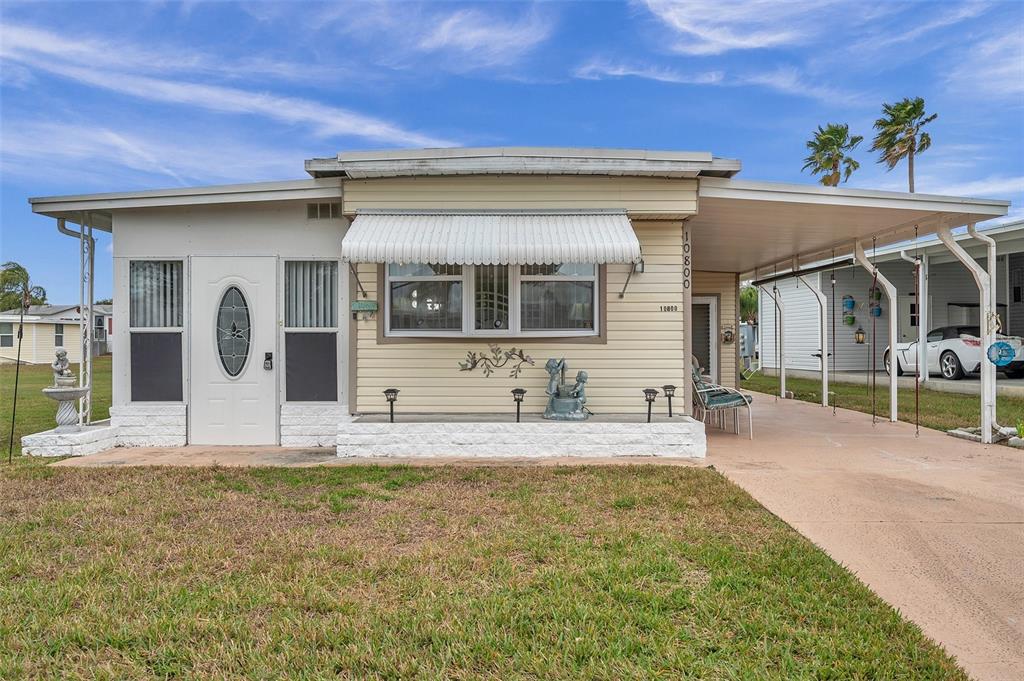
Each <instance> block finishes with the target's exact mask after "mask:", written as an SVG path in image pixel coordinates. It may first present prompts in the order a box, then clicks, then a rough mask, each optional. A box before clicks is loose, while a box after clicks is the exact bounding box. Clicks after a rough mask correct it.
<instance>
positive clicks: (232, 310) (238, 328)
mask: <svg viewBox="0 0 1024 681" xmlns="http://www.w3.org/2000/svg"><path fill="white" fill-rule="evenodd" d="M251 335H252V325H251V324H250V320H249V304H248V303H247V302H246V301H245V296H244V295H242V292H241V291H240V290H239V288H238V287H237V286H231V287H230V288H228V290H227V291H225V292H224V296H223V297H222V298H221V299H220V307H218V309H217V353H218V354H219V355H220V363H221V365H223V367H224V371H226V372H228V376H237V375H238V374H240V373H242V368H243V367H244V366H245V360H246V359H247V358H248V357H249V341H250V338H251Z"/></svg>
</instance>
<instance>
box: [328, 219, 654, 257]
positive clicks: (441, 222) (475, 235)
mask: <svg viewBox="0 0 1024 681" xmlns="http://www.w3.org/2000/svg"><path fill="white" fill-rule="evenodd" d="M341 255H342V258H343V259H344V260H347V261H349V262H379V263H389V262H395V263H412V262H429V263H441V264H448V265H537V264H545V263H571V262H576V263H598V264H602V263H613V262H620V263H629V262H637V261H639V260H640V242H639V240H638V239H637V237H636V234H635V233H634V232H633V225H632V224H631V223H630V221H629V217H628V216H627V215H626V212H625V211H598V210H594V211H576V210H574V211H465V212H461V211H412V210H410V211H395V210H380V211H377V210H366V211H360V212H358V213H356V217H355V220H353V221H352V224H351V226H350V227H349V229H348V233H347V234H346V235H345V238H344V239H343V240H342V242H341Z"/></svg>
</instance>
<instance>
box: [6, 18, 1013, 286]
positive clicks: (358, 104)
mask: <svg viewBox="0 0 1024 681" xmlns="http://www.w3.org/2000/svg"><path fill="white" fill-rule="evenodd" d="M0 13H2V16H0V19H2V21H0V97H2V99H0V183H2V194H0V198H2V202H3V204H2V209H0V221H2V222H0V229H2V235H0V236H2V241H0V251H2V253H0V257H2V259H3V260H11V259H13V260H18V261H20V262H22V263H23V264H25V265H26V266H28V267H29V270H30V272H31V273H32V275H33V277H34V278H35V280H36V283H38V284H41V285H43V286H45V287H46V289H47V290H48V291H49V293H50V300H51V301H52V302H73V301H76V300H77V295H78V294H77V284H76V275H77V245H76V244H75V243H74V242H73V241H72V240H71V239H68V238H67V237H62V236H59V235H58V234H57V233H56V230H55V228H54V225H53V221H52V220H50V219H47V218H42V217H39V216H34V215H32V213H31V212H30V211H29V209H28V205H27V203H26V197H28V196H45V195H52V194H66V193H85V192H103V191H117V190H129V189H145V188H157V187H170V186H185V185H202V184H217V183H230V182H248V181H259V180H270V179H290V178H299V177H303V176H304V173H303V170H302V161H303V159H305V158H310V157H312V156H329V155H332V154H334V153H336V152H337V151H339V150H343V149H373V148H384V147H403V146H451V145H466V146H480V145H557V146H607V147H640V148H662V149H684V150H702V151H711V152H713V153H714V154H715V155H717V156H726V157H734V158H739V159H741V160H742V161H743V164H744V169H743V172H742V174H741V177H744V178H748V179H770V180H778V181H792V182H807V183H810V182H813V181H814V180H813V178H811V177H810V176H808V175H806V174H801V172H800V167H801V165H802V159H803V157H804V156H805V149H804V142H805V141H806V139H807V138H808V136H809V134H810V132H811V131H812V130H813V129H814V128H815V126H817V125H819V124H824V123H827V122H845V123H849V124H850V126H851V128H852V130H853V132H855V133H857V134H861V135H864V136H865V138H867V140H868V141H866V142H865V143H864V144H862V146H861V149H860V150H859V151H858V153H857V154H856V155H857V157H858V158H859V160H860V161H861V163H862V165H861V169H860V171H858V172H857V173H855V174H854V176H853V177H852V178H851V181H850V183H849V184H850V186H855V187H872V188H880V189H894V190H903V189H905V188H906V173H905V170H904V169H903V168H902V167H901V168H898V169H897V170H895V171H893V172H891V173H887V172H886V171H885V169H884V166H882V165H879V164H877V163H875V162H874V157H873V156H872V155H871V154H869V153H868V151H867V148H868V146H869V144H868V142H869V141H870V137H871V123H872V122H873V121H874V119H875V118H876V117H877V115H878V112H879V109H880V107H881V104H882V102H885V101H888V102H891V101H895V100H897V99H900V98H902V97H905V96H921V97H924V98H925V99H926V101H927V105H928V109H929V110H930V111H932V112H935V113H938V114H939V118H938V120H937V121H936V122H934V123H932V124H931V126H930V129H931V135H932V138H933V147H932V149H931V150H929V151H927V152H925V153H924V154H923V155H922V156H920V157H919V159H918V167H917V173H918V174H917V190H918V191H919V192H928V193H947V194H960V195H969V196H986V197H987V196H992V197H997V198H1005V199H1010V200H1012V201H1013V202H1014V206H1013V207H1012V208H1011V211H1012V213H1013V214H1014V215H1016V216H1018V217H1024V211H1022V210H1021V206H1022V205H1024V3H1022V2H988V3H986V2H977V3H953V2H879V3H873V2H855V3H851V2H830V1H828V0H817V1H815V2H807V3H804V2H789V3H776V2H751V3H742V4H741V3H721V2H718V1H716V0H693V1H686V2H662V1H660V0H649V1H646V2H644V1H639V0H638V1H635V2H626V3H610V2H602V3H484V4H463V3H454V2H445V3H377V2H360V3H347V4H338V3H312V2H282V3H248V4H235V3H228V2H185V3H171V2H167V3H161V2H148V3H96V2H78V3H71V4H62V3H55V2H46V3H28V4H21V3H14V2H7V1H6V0H2V1H0ZM97 250H98V263H97V267H98V272H97V281H96V286H97V289H96V293H97V297H106V296H108V295H109V294H110V290H111V286H110V279H111V276H110V271H111V263H110V253H109V240H108V239H106V238H103V239H101V240H100V245H99V247H98V249H97Z"/></svg>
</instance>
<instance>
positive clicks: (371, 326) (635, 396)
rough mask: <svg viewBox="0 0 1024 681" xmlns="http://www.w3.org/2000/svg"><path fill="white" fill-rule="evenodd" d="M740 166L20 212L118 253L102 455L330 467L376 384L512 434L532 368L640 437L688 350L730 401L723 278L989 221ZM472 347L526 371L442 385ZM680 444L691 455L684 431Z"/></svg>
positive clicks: (148, 199)
mask: <svg viewBox="0 0 1024 681" xmlns="http://www.w3.org/2000/svg"><path fill="white" fill-rule="evenodd" d="M739 168H740V164H739V162H738V161H735V160H729V159H721V158H716V157H713V156H712V155H711V154H710V153H706V152H668V151H666V152H662V151H636V150H609V149H545V148H489V149H424V150H391V151H374V152H353V153H342V154H339V155H337V156H335V157H330V158H323V159H312V160H309V161H307V162H306V170H307V172H308V173H309V174H310V175H311V176H312V179H309V180H297V181H285V182H265V183H254V184H245V185H230V186H220V187H199V188H177V189H168V190H155V191H139V192H123V193H112V194H93V195H84V196H63V197H48V198H36V199H31V203H32V207H33V210H34V211H35V212H36V213H40V214H43V215H48V216H50V217H53V218H55V219H57V220H58V224H59V226H60V227H61V228H62V229H63V230H64V231H65V233H71V234H73V233H74V232H73V231H72V230H69V228H67V227H66V223H74V224H79V225H81V224H83V223H85V224H86V225H89V226H90V228H92V229H100V230H104V231H110V232H111V234H112V242H113V257H114V301H115V302H114V318H115V319H114V326H113V336H114V337H115V338H116V343H117V347H118V352H117V353H115V354H114V365H113V408H112V409H111V414H112V421H113V424H114V425H113V426H112V427H113V428H114V429H119V430H116V433H115V434H114V435H108V436H107V437H108V439H109V438H115V439H116V441H117V443H118V444H122V445H146V444H151V445H153V444H155V445H175V444H183V443H185V442H189V443H194V444H268V445H270V444H283V445H309V444H321V445H330V446H334V445H335V444H338V445H339V451H341V450H340V447H341V445H342V444H343V443H344V442H345V438H347V437H349V435H350V433H349V431H348V430H346V428H347V427H348V423H349V422H350V421H351V415H352V414H374V413H377V414H386V413H387V411H388V403H387V401H386V400H385V397H384V395H383V391H384V390H385V389H386V388H397V389H399V390H400V394H399V396H398V402H397V405H396V406H397V412H398V414H399V415H400V420H401V418H402V417H403V416H404V415H407V414H412V413H428V414H453V413H461V414H469V413H474V414H481V413H483V414H490V415H492V416H491V417H490V418H493V419H495V420H499V421H503V422H507V421H508V420H509V418H510V416H509V415H510V414H514V413H515V409H514V407H513V401H512V396H511V394H510V389H511V388H513V387H523V388H526V389H527V394H526V398H525V402H524V403H523V405H522V406H523V410H524V413H526V414H534V415H536V414H539V413H541V412H542V411H543V409H544V406H545V404H546V401H547V396H546V395H545V389H546V386H547V374H546V373H545V371H544V368H543V367H544V363H545V361H546V360H547V359H549V358H561V357H564V358H565V359H566V360H567V362H568V365H569V371H570V374H569V377H570V378H573V377H574V376H575V372H577V371H579V370H585V371H587V372H588V373H589V382H587V384H586V395H587V397H588V401H587V406H588V407H589V408H591V409H592V411H593V412H594V413H595V414H597V415H598V417H599V418H600V417H604V416H609V415H615V414H623V415H626V420H627V421H629V422H635V423H642V422H643V416H644V415H645V413H646V410H647V405H646V403H645V401H644V393H643V389H644V388H647V387H660V386H662V385H664V384H669V383H671V384H675V385H677V386H679V387H680V389H679V391H678V393H677V398H678V399H679V400H680V402H685V401H689V399H690V397H691V395H690V394H688V393H689V386H690V381H691V376H690V370H689V367H690V356H691V353H692V354H693V355H696V356H697V358H698V361H699V362H700V364H701V365H702V366H703V367H705V368H706V370H707V371H708V372H709V373H710V374H711V375H712V376H713V377H714V378H715V379H716V380H718V381H720V382H721V383H723V384H726V385H735V384H736V383H737V367H738V364H739V342H738V337H737V331H738V327H739V324H738V296H739V282H740V280H741V277H742V278H749V277H750V276H751V274H752V273H753V272H754V271H755V270H757V269H760V271H761V272H762V273H763V272H764V271H765V268H766V267H770V266H771V264H772V263H791V262H794V261H795V262H802V263H806V262H811V261H814V260H820V259H821V253H822V252H827V251H828V250H829V249H832V248H836V247H841V246H842V245H846V246H848V245H849V244H850V243H852V242H853V241H854V240H860V241H864V240H867V241H868V242H870V240H871V239H872V237H873V236H879V238H882V239H883V240H887V241H886V243H890V242H891V241H894V240H902V239H906V238H907V231H906V229H907V227H906V226H907V225H912V224H917V225H918V226H919V229H921V230H922V231H923V233H931V232H933V231H934V230H935V229H938V228H939V227H940V225H943V224H950V225H952V226H959V225H963V224H967V223H968V222H977V221H982V220H986V219H989V218H991V217H997V216H1001V215H1005V213H1006V210H1007V205H1008V204H1007V202H1005V201H996V200H989V199H963V198H952V197H936V196H927V195H914V194H904V193H895V192H874V191H866V190H854V189H834V188H827V187H819V186H803V185H784V184H775V183H768V182H749V181H741V180H736V179H733V176H734V175H735V174H736V173H737V172H739ZM821 225H828V227H827V228H822V227H821ZM688 304H689V305H692V308H691V309H690V310H687V305H688ZM688 317H691V318H692V321H691V323H689V324H687V318H688ZM491 343H493V344H497V345H500V346H502V347H503V348H506V349H508V348H511V347H516V348H522V349H524V350H525V352H526V353H528V354H529V355H530V356H531V357H532V358H533V359H534V360H535V365H534V366H527V367H526V368H525V370H524V371H523V373H522V375H521V376H520V377H519V378H518V379H512V378H509V377H508V367H505V368H504V369H499V370H498V371H497V372H496V373H495V374H494V375H492V376H490V377H487V376H485V375H484V374H483V372H481V371H479V370H477V371H473V372H468V371H460V370H459V363H460V362H461V361H464V360H465V358H466V353H467V351H473V352H485V353H486V352H487V351H488V344H491ZM679 406H680V407H682V406H683V405H682V404H680V405H679ZM658 408H659V410H660V412H663V411H664V406H663V400H661V401H659V403H658ZM680 410H681V409H680ZM687 421H688V419H687V418H686V417H683V418H681V419H677V420H676V421H674V422H673V423H679V424H680V425H682V424H684V423H686V422H687ZM370 425H372V424H370ZM396 425H397V424H396ZM374 427H375V426H374ZM673 427H674V426H673ZM661 432H668V431H661ZM673 432H674V431H673ZM364 436H365V435H364ZM367 437H368V436H367ZM406 437H408V436H406ZM673 437H675V435H674V436H673ZM686 437H692V438H699V439H700V443H699V449H698V451H700V452H703V437H704V436H703V428H702V427H701V428H699V429H694V430H692V431H690V434H687V435H686ZM590 441H591V440H588V442H590ZM447 442H448V440H441V441H437V442H429V443H423V451H424V452H433V451H440V449H443V448H444V447H445V446H447ZM479 442H480V446H481V448H486V447H487V445H488V443H489V442H491V440H490V438H488V437H486V436H481V437H480V439H479ZM583 444H585V443H581V445H580V446H582V445H583ZM606 444H607V443H602V444H601V445H594V446H595V447H599V446H605V445H606ZM97 446H98V445H97ZM368 446H369V445H368ZM503 446H504V445H503ZM507 446H509V447H511V446H512V445H507ZM601 451H605V450H601Z"/></svg>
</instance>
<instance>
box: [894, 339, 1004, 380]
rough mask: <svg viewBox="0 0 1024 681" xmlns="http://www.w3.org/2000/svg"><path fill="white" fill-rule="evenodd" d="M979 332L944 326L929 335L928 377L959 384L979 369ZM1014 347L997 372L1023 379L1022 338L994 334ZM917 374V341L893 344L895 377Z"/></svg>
mask: <svg viewBox="0 0 1024 681" xmlns="http://www.w3.org/2000/svg"><path fill="white" fill-rule="evenodd" d="M980 336H981V329H979V328H978V327H977V326H944V327H942V328H939V329H934V330H932V331H931V332H930V333H929V334H928V374H929V375H931V374H940V375H941V376H942V377H943V378H948V379H951V380H954V381H958V380H960V379H961V378H963V377H964V376H965V375H966V374H973V373H977V372H978V371H980V370H981V358H982V356H983V355H982V352H983V350H982V347H981V337H980ZM996 340H999V341H1004V342H1006V343H1009V344H1010V347H1012V348H1013V352H1014V359H1013V361H1012V362H1010V364H1008V365H1007V366H1005V367H1000V368H999V369H998V370H999V371H1001V372H1003V373H1004V374H1006V376H1007V377H1008V378H1024V339H1022V338H1021V337H1020V336H1003V335H999V334H997V335H996ZM885 372H886V373H889V348H886V349H885ZM903 372H908V373H913V374H916V373H917V341H913V342H911V343H897V344H896V375H897V376H902V375H903Z"/></svg>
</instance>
